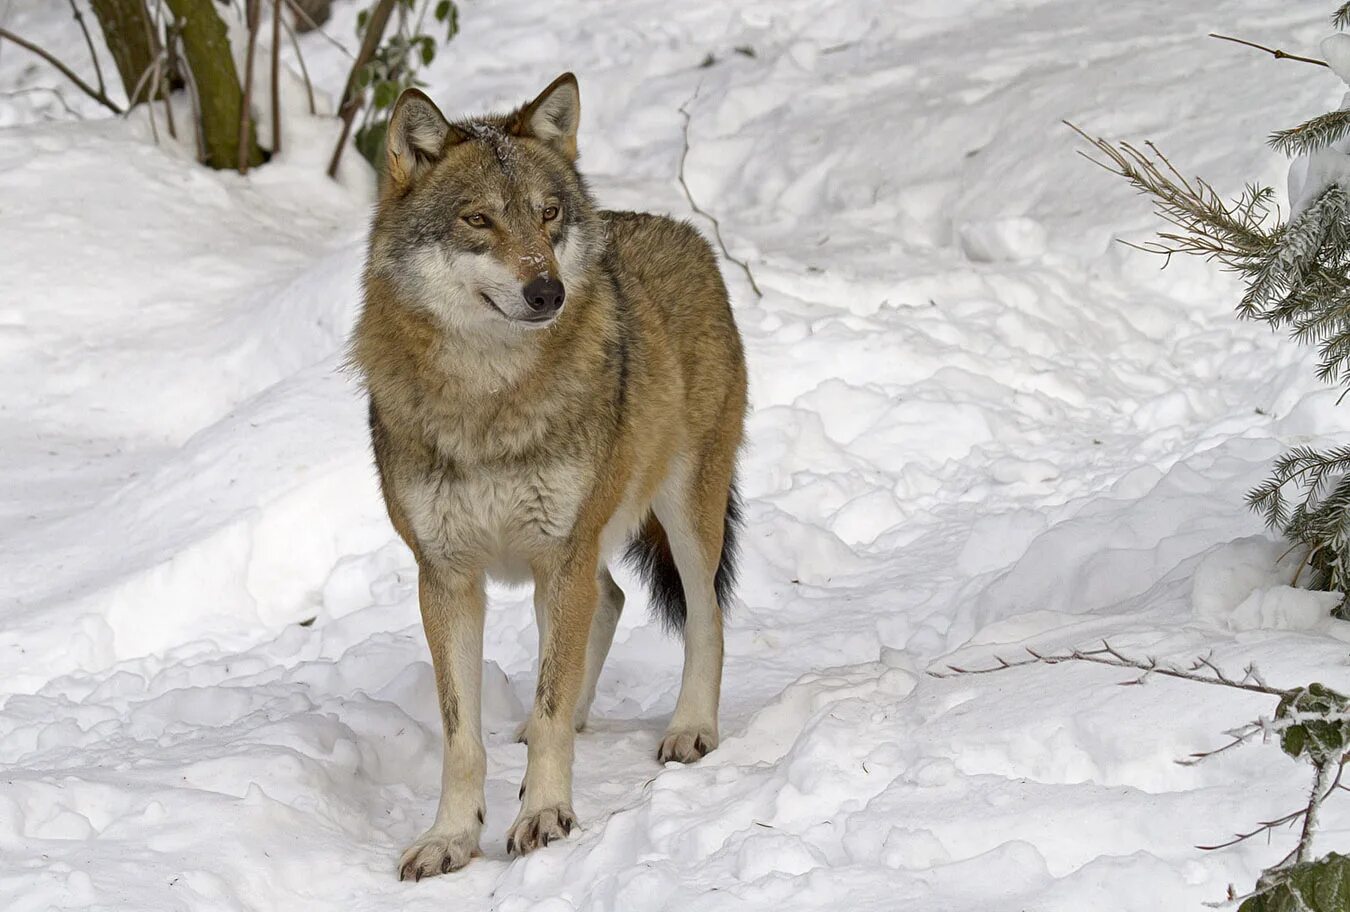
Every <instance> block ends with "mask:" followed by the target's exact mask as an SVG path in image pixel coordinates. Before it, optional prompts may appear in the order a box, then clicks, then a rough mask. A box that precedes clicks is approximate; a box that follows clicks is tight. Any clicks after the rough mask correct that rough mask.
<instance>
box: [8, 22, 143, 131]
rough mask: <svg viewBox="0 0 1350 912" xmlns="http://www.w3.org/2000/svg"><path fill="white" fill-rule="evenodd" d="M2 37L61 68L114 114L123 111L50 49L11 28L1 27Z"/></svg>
mask: <svg viewBox="0 0 1350 912" xmlns="http://www.w3.org/2000/svg"><path fill="white" fill-rule="evenodd" d="M0 38H3V39H5V40H6V41H12V42H13V43H14V44H17V45H18V46H19V47H21V48H23V49H24V50H27V51H31V52H33V53H34V54H37V55H38V56H39V57H41V58H42V59H43V60H45V61H47V62H48V63H50V64H51V65H52V66H54V67H56V68H57V69H58V70H60V71H61V75H62V76H65V77H66V78H67V79H69V80H70V81H71V82H73V83H75V86H76V88H78V89H79V90H80V91H82V92H84V94H86V95H88V96H89V97H90V98H92V99H94V101H97V102H98V103H99V104H101V105H103V107H105V108H107V109H108V110H109V111H112V112H113V113H114V114H121V113H122V109H121V108H119V107H118V106H117V104H116V103H115V102H114V101H113V100H112V99H111V98H109V97H108V96H107V95H106V94H105V93H103V92H101V91H99V90H98V89H96V88H94V87H93V86H91V85H90V84H89V83H87V82H85V81H84V80H83V79H81V78H80V77H79V76H77V75H76V74H75V71H74V70H72V69H71V68H70V67H68V66H66V65H65V64H64V63H62V62H61V61H60V60H58V59H57V58H56V57H55V56H54V55H53V54H52V53H51V52H50V51H48V50H46V49H45V48H41V47H38V46H37V45H36V44H33V43H32V42H31V41H26V40H24V39H23V38H20V37H19V36H18V35H16V34H14V33H13V32H11V31H10V30H9V29H6V28H0Z"/></svg>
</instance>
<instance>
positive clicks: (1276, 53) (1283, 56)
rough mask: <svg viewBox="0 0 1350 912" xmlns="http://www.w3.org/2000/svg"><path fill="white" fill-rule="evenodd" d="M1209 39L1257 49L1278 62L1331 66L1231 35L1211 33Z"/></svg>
mask: <svg viewBox="0 0 1350 912" xmlns="http://www.w3.org/2000/svg"><path fill="white" fill-rule="evenodd" d="M1209 37H1211V38H1218V39H1219V40H1220V41H1231V42H1233V43H1234V44H1243V45H1246V46H1247V47H1249V48H1256V49H1257V50H1258V51H1265V52H1266V53H1267V54H1270V55H1271V56H1272V57H1274V58H1275V59H1276V60H1297V61H1299V62H1300V63H1314V64H1317V66H1323V67H1330V66H1331V65H1330V64H1329V63H1327V62H1326V61H1325V60H1318V59H1317V58H1315V57H1300V56H1299V55H1298V54H1290V53H1288V52H1286V51H1282V50H1280V49H1279V48H1268V47H1266V46H1265V45H1264V44H1257V43H1256V42H1254V41H1246V40H1244V39H1242V38H1233V37H1231V36H1229V35H1216V34H1214V33H1213V32H1210V33H1209Z"/></svg>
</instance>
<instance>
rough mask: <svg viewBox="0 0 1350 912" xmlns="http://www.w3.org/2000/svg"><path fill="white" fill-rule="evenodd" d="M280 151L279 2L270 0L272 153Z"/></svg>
mask: <svg viewBox="0 0 1350 912" xmlns="http://www.w3.org/2000/svg"><path fill="white" fill-rule="evenodd" d="M280 151H281V4H280V3H279V2H277V0H272V154H273V155H276V154H277V153H278V152H280Z"/></svg>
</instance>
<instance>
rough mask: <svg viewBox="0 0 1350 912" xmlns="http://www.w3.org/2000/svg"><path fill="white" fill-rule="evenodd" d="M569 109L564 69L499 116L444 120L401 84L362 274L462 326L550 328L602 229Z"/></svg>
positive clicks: (573, 85) (570, 86) (499, 331)
mask: <svg viewBox="0 0 1350 912" xmlns="http://www.w3.org/2000/svg"><path fill="white" fill-rule="evenodd" d="M580 116H581V97H580V94H579V93H578V91H577V81H576V77H575V76H573V75H572V74H571V73H566V74H564V75H562V76H559V77H558V78H557V79H556V80H554V81H553V84H552V85H550V86H549V87H548V88H547V89H545V90H544V91H543V92H542V93H541V94H540V95H539V97H538V98H536V99H535V100H534V101H532V102H530V103H529V104H527V105H525V106H524V107H522V108H520V109H518V110H516V111H513V112H512V113H510V114H507V115H505V116H488V117H480V118H473V119H469V120H463V121H458V122H454V123H452V122H450V121H449V120H447V119H446V118H445V116H444V115H442V114H441V112H440V110H438V109H437V107H436V105H435V104H433V103H432V101H431V99H430V98H428V97H427V96H426V95H424V94H423V93H421V92H419V91H418V90H416V89H409V90H407V91H406V92H404V93H403V95H402V96H401V97H400V98H399V100H398V103H397V104H396V105H395V106H394V111H393V115H392V116H391V118H390V121H389V132H388V138H387V141H386V155H387V165H388V173H387V180H386V184H385V187H384V192H383V194H382V196H381V200H380V205H379V209H378V211H377V214H376V217H375V226H374V230H373V232H372V236H371V245H370V263H369V269H370V270H371V272H372V274H375V275H379V276H381V277H382V278H385V279H387V280H389V281H391V282H393V283H394V284H395V285H396V286H397V287H398V289H399V291H400V292H401V294H400V297H402V298H404V299H406V300H408V301H409V302H410V303H413V304H414V305H415V306H419V307H423V308H425V309H427V310H429V311H430V312H431V313H432V314H433V315H435V316H436V317H437V318H439V319H441V320H443V321H444V322H445V323H447V324H449V325H451V326H454V327H456V328H458V329H461V330H464V331H469V332H474V333H483V334H488V335H492V336H502V335H510V334H518V333H519V331H520V330H521V329H531V328H535V329H537V328H541V327H546V326H549V325H551V324H552V323H553V322H554V321H555V320H557V319H558V316H559V314H560V313H561V312H562V311H563V309H564V307H565V304H566V301H567V300H568V298H569V297H571V296H574V294H575V293H576V292H579V291H581V285H582V284H583V283H584V281H585V278H586V275H587V272H588V270H589V268H590V266H591V265H592V264H593V263H594V261H595V258H596V257H597V256H598V253H599V249H600V239H601V237H602V229H601V226H600V222H599V220H598V219H597V217H596V214H595V206H594V204H593V203H592V201H591V199H590V196H589V194H588V193H587V191H586V186H585V184H584V182H583V181H582V178H581V175H580V174H579V173H578V172H577V169H576V157H577V123H578V121H579V119H580Z"/></svg>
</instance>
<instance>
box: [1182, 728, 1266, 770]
mask: <svg viewBox="0 0 1350 912" xmlns="http://www.w3.org/2000/svg"><path fill="white" fill-rule="evenodd" d="M1269 730H1270V725H1269V723H1267V722H1266V720H1264V719H1258V720H1257V721H1255V722H1248V723H1247V724H1246V725H1244V726H1242V727H1241V728H1235V729H1232V730H1231V731H1226V732H1224V734H1225V735H1227V736H1228V737H1230V738H1232V740H1231V741H1229V742H1228V743H1227V744H1225V745H1224V746H1223V747H1216V748H1215V749H1214V750H1208V751H1197V752H1196V753H1193V754H1191V755H1190V756H1189V757H1187V758H1186V759H1184V760H1178V761H1176V762H1177V763H1178V764H1180V765H1181V766H1195V765H1197V764H1199V763H1201V762H1203V761H1205V760H1208V759H1209V758H1210V757H1216V756H1218V755H1219V754H1222V753H1224V752H1226V751H1230V750H1232V749H1233V748H1235V747H1241V746H1242V745H1244V744H1246V743H1247V742H1248V741H1250V740H1251V739H1252V738H1255V737H1256V736H1257V735H1262V734H1265V733H1266V732H1268V731H1269Z"/></svg>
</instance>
